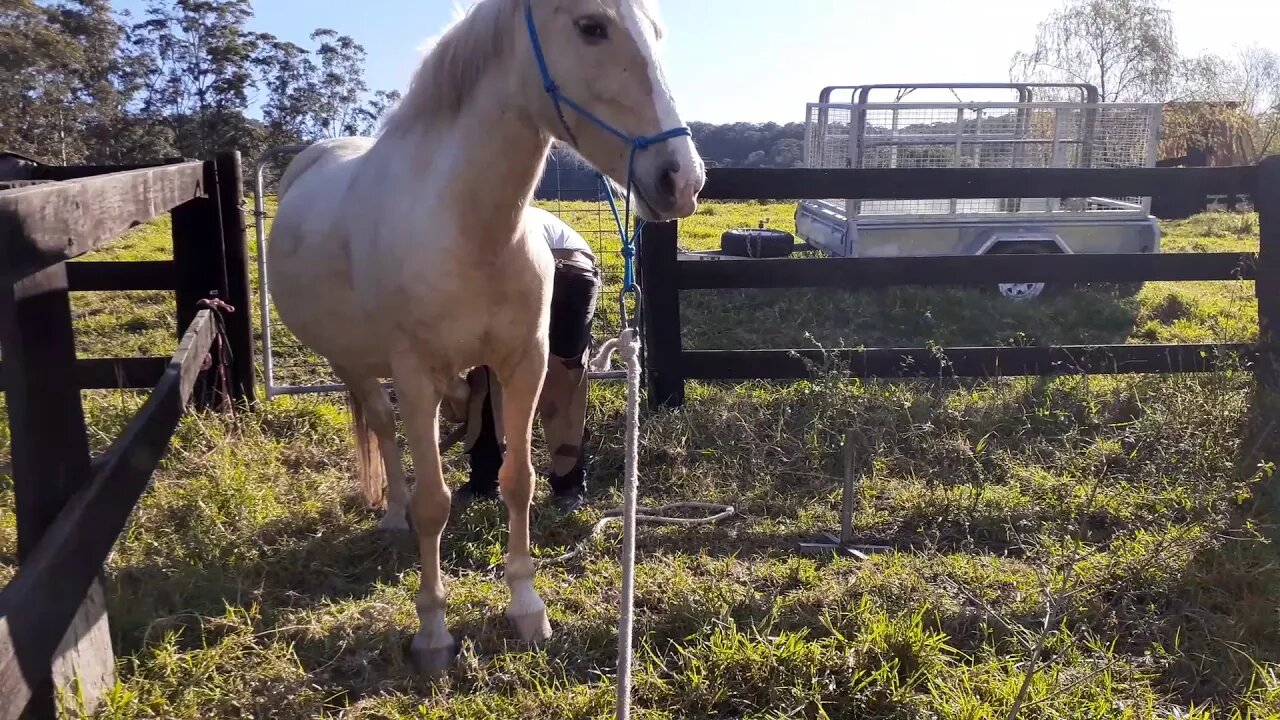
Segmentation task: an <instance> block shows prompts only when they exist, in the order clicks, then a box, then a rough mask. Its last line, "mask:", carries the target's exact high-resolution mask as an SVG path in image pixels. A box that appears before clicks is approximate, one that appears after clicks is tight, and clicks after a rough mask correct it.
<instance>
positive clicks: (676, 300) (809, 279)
mask: <svg viewBox="0 0 1280 720" xmlns="http://www.w3.org/2000/svg"><path fill="white" fill-rule="evenodd" d="M1176 193H1189V194H1194V195H1198V196H1201V197H1203V196H1205V195H1249V196H1251V197H1252V198H1254V203H1255V206H1256V207H1257V209H1258V212H1259V214H1260V216H1261V219H1260V233H1261V243H1260V248H1259V252H1257V253H1155V254H1150V253H1147V254H1080V255H986V256H944V257H901V258H897V257H895V258H820V259H761V260H744V261H741V262H705V261H697V260H680V259H679V258H678V256H677V245H676V243H677V239H678V235H679V229H678V227H677V223H675V222H667V223H655V224H649V225H646V226H645V228H644V231H643V235H642V236H641V242H640V249H639V251H640V269H639V280H640V286H641V294H642V301H643V303H644V337H645V369H646V382H647V385H648V397H649V405H650V406H651V407H653V408H658V407H677V406H679V405H681V404H682V403H683V402H684V392H685V382H686V381H688V380H747V379H776V380H781V379H798V378H805V377H808V376H809V375H810V367H811V365H810V362H819V363H821V362H823V361H824V360H825V361H832V362H834V364H835V365H837V366H839V367H842V368H844V369H846V371H847V373H848V374H850V375H854V376H859V377H879V378H888V377H895V378H896V377H993V376H1019V375H1035V376H1048V375H1059V374H1068V373H1097V374H1101V373H1107V374H1117V373H1182V372H1210V371H1213V370H1217V369H1219V368H1221V367H1223V365H1224V362H1236V361H1237V359H1238V358H1244V359H1245V360H1247V361H1251V362H1252V363H1253V367H1254V369H1255V372H1257V373H1258V376H1259V378H1260V379H1261V380H1262V381H1263V382H1265V383H1267V384H1268V385H1275V384H1277V373H1276V370H1277V368H1280V363H1277V360H1278V359H1280V348H1277V346H1276V340H1277V338H1276V333H1277V330H1276V328H1277V323H1280V157H1272V158H1268V159H1266V160H1264V161H1263V162H1262V163H1261V164H1260V165H1258V166H1244V167H1225V168H1139V169H1104V170H1093V169H1025V170H1024V169H1013V170H1011V169H923V170H916V169H887V170H810V169H793V170H770V169H749V170H748V169H728V168H726V169H712V170H709V171H708V173H707V184H706V188H705V189H704V191H703V194H702V197H703V198H704V199H708V200H756V199H787V200H793V199H821V198H833V197H838V198H852V199H864V200H932V199H940V198H943V199H946V198H960V199H966V198H990V197H1091V196H1103V197H1132V196H1148V195H1149V196H1160V195H1168V194H1176ZM1160 280H1164V281H1187V280H1255V281H1256V282H1255V286H1256V288H1257V296H1258V316H1259V324H1260V332H1259V337H1258V342H1257V343H1254V344H1249V345H1242V344H1218V345H1190V344H1179V345H1137V344H1126V345H1098V346H1083V345H1075V346H1040V347H947V348H865V349H856V350H842V351H838V352H836V353H833V354H827V355H826V357H825V358H824V354H823V353H822V352H821V351H813V350H808V349H804V350H696V351H690V350H685V349H684V347H683V345H682V342H681V331H680V293H681V291H683V290H705V289H720V290H724V289H750V288H846V289H855V288H883V287H890V286H895V285H978V284H989V283H999V282H1013V281H1017V282H1046V281H1047V282H1082V283H1083V282H1117V283H1129V282H1145V281H1160ZM831 355H834V357H831Z"/></svg>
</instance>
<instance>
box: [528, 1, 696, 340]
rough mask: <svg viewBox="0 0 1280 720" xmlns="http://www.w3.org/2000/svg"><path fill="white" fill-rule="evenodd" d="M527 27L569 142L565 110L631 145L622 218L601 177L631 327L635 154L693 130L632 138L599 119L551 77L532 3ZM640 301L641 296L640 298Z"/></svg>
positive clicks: (621, 301)
mask: <svg viewBox="0 0 1280 720" xmlns="http://www.w3.org/2000/svg"><path fill="white" fill-rule="evenodd" d="M524 19H525V24H526V25H528V26H529V41H530V43H531V44H532V45H533V57H534V59H535V60H537V62H538V72H539V73H541V75H542V88H543V89H544V90H546V91H547V95H548V96H549V97H550V98H551V102H552V103H554V104H555V108H556V115H557V116H558V117H559V118H560V125H561V126H562V127H564V131H565V133H566V134H567V135H568V136H569V142H570V143H571V144H572V145H573V147H574V148H577V147H578V138H577V136H576V135H575V134H574V132H573V128H571V127H569V121H568V120H567V119H566V118H565V115H564V108H565V107H568V108H569V109H570V110H573V111H574V112H576V113H578V114H579V115H581V116H583V117H584V118H586V119H587V120H590V121H591V122H592V123H593V124H595V125H596V126H598V127H599V128H600V129H602V130H604V131H605V132H607V133H609V134H610V135H613V136H614V137H616V138H618V139H619V140H621V141H622V142H624V143H626V144H627V145H629V146H631V156H630V158H629V159H628V161H627V198H626V205H625V214H624V216H623V217H619V216H618V204H617V200H616V199H615V198H614V196H613V187H612V186H610V184H609V182H608V180H606V179H605V178H604V175H603V174H601V175H600V179H601V182H603V183H604V188H605V192H606V194H607V195H608V198H609V209H610V210H611V211H612V212H613V221H614V223H615V224H616V225H617V226H618V237H619V238H621V241H622V292H621V293H620V294H619V296H618V308H619V312H620V317H621V318H622V324H623V327H629V326H630V320H629V319H628V317H627V302H626V298H627V295H628V294H632V293H635V292H636V291H637V290H638V289H639V288H638V287H637V286H636V279H635V255H636V247H635V246H636V239H637V238H639V236H640V231H641V229H643V228H644V220H640V221H638V222H637V223H636V231H635V235H634V236H633V235H628V234H627V230H626V228H627V227H628V226H629V225H630V224H631V188H632V186H633V185H634V184H635V183H634V181H635V166H636V153H638V152H640V151H642V150H646V149H648V148H650V147H652V146H654V145H657V144H658V143H660V142H665V141H667V140H671V139H674V138H678V137H692V135H693V131H692V130H690V129H689V128H688V127H678V128H672V129H670V130H664V131H663V132H660V133H658V134H657V135H650V136H647V137H644V136H642V137H632V136H630V135H628V134H626V133H624V132H622V131H621V130H619V129H617V128H615V127H613V126H612V125H610V124H609V123H607V122H605V121H604V120H602V119H600V118H599V117H598V116H596V115H595V114H594V113H592V112H591V111H590V110H587V109H586V108H584V107H582V106H581V105H579V104H578V103H576V102H574V101H573V100H572V99H570V98H568V97H566V96H565V94H564V93H562V92H560V86H559V85H557V84H556V81H555V80H553V79H552V78H551V71H550V70H549V69H548V68H547V59H546V56H545V55H543V53H542V42H541V41H539V40H538V26H537V25H536V24H535V23H534V21H533V2H532V0H530V2H526V3H525V6H524ZM637 302H639V297H638V296H637Z"/></svg>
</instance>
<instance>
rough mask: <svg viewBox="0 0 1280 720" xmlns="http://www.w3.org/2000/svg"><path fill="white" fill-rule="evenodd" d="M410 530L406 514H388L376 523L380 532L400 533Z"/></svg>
mask: <svg viewBox="0 0 1280 720" xmlns="http://www.w3.org/2000/svg"><path fill="white" fill-rule="evenodd" d="M411 529H412V528H411V526H410V525H409V515H408V513H402V512H389V513H387V514H386V515H383V516H382V519H381V520H379V521H378V530H380V531H382V532H390V533H402V532H409V531H410V530H411Z"/></svg>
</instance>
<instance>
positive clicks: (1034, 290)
mask: <svg viewBox="0 0 1280 720" xmlns="http://www.w3.org/2000/svg"><path fill="white" fill-rule="evenodd" d="M1052 252H1053V251H1051V250H1049V249H1048V248H1045V247H1044V246H1041V245H1032V244H1030V243H1003V244H1000V245H996V246H995V247H993V248H991V249H990V250H988V251H987V254H988V255H1049V254H1051V253H1052ZM1057 289H1058V287H1057V285H1055V284H1054V283H1042V282H1039V283H1036V282H1021V283H1020V282H1011V283H998V284H997V285H996V288H995V290H996V292H997V293H999V294H1000V296H1001V297H1003V298H1006V299H1008V300H1014V301H1018V302H1022V301H1026V300H1035V299H1036V298H1039V297H1043V296H1045V295H1049V294H1052V293H1053V292H1054V291H1056V290H1057Z"/></svg>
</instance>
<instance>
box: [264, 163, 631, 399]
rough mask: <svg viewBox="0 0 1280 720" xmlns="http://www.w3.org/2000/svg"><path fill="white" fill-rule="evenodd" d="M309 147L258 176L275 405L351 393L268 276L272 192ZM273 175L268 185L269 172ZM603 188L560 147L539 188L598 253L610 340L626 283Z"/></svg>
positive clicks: (610, 374)
mask: <svg viewBox="0 0 1280 720" xmlns="http://www.w3.org/2000/svg"><path fill="white" fill-rule="evenodd" d="M307 147H310V146H309V145H284V146H280V147H275V148H271V149H270V150H267V151H265V152H263V153H262V155H261V156H259V158H258V162H257V165H256V167H255V168H254V176H253V200H254V206H253V207H254V225H255V231H256V236H257V253H258V258H257V261H258V313H259V322H260V323H261V327H262V370H263V376H264V378H265V380H266V386H267V388H266V389H267V398H268V399H271V398H274V397H277V396H280V395H304V394H312V393H332V392H346V386H345V385H343V384H342V382H341V381H340V380H338V378H337V377H336V376H335V375H334V374H333V371H332V370H331V369H330V367H329V364H328V363H327V362H326V361H325V360H324V358H321V357H319V356H318V355H316V354H315V353H313V352H311V351H310V350H309V349H308V348H307V347H306V346H304V345H303V344H302V343H300V342H298V340H297V338H295V337H294V336H293V333H291V332H289V329H288V328H287V327H285V326H284V324H283V323H281V322H280V321H279V319H278V318H276V317H275V314H274V312H273V310H274V308H273V306H272V302H271V290H270V282H269V279H268V273H267V252H266V245H267V225H268V221H269V220H270V219H271V217H272V215H271V214H270V213H269V211H268V198H269V197H270V194H269V193H268V188H269V187H274V186H275V184H276V183H277V182H278V181H279V177H280V175H281V174H283V171H284V169H285V167H287V165H288V162H287V161H288V159H289V158H291V157H292V156H293V155H296V154H297V153H299V152H302V151H303V150H305V149H306V148H307ZM269 171H273V174H272V177H271V178H270V180H268V172H269ZM604 198H605V194H604V185H603V181H601V180H600V179H599V177H598V176H597V175H596V174H595V171H594V170H592V169H591V168H590V166H589V165H587V164H586V163H585V162H584V161H582V160H581V159H580V158H578V157H577V156H576V155H574V154H573V153H571V152H570V151H568V150H566V149H563V148H559V147H557V148H555V149H554V150H553V153H552V155H551V157H550V158H548V160H547V169H546V171H545V172H544V174H543V177H542V182H541V184H540V185H539V187H538V191H537V195H536V200H537V202H538V204H539V205H541V206H542V207H544V208H546V209H547V210H550V211H551V212H553V213H555V214H556V215H558V216H559V217H560V218H561V219H563V220H564V221H565V222H567V223H568V224H569V225H570V226H571V227H573V228H574V229H575V230H577V231H578V233H579V234H581V235H582V236H583V238H585V239H586V240H587V241H588V242H589V243H590V244H591V246H592V249H593V250H594V252H595V255H596V265H597V267H599V268H600V272H601V290H600V297H601V299H602V302H600V303H598V305H597V310H596V317H595V335H596V336H597V337H610V336H613V335H616V334H617V333H618V330H619V325H620V322H619V318H618V311H617V308H616V303H613V302H609V301H607V300H605V299H606V298H608V297H612V295H613V294H616V292H617V289H618V286H619V285H620V284H621V280H622V256H621V253H620V252H619V250H620V248H619V243H618V233H617V230H616V226H615V225H614V224H613V223H614V221H613V216H612V214H611V213H610V211H609V206H608V203H607V202H606V201H605V199H604ZM590 378H591V379H592V380H622V379H625V378H626V372H625V371H621V370H618V371H604V372H592V373H590Z"/></svg>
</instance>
